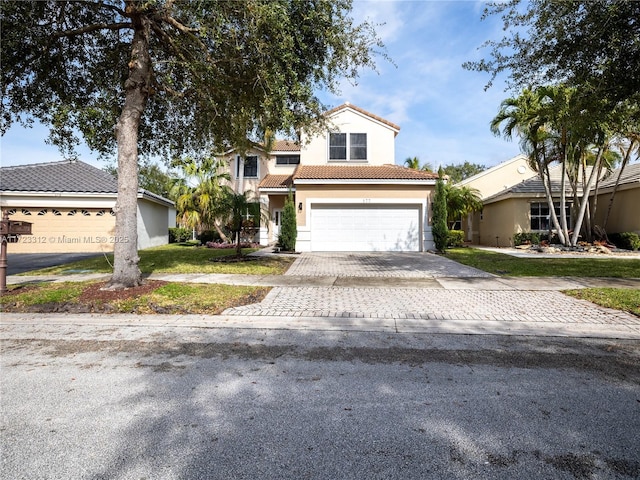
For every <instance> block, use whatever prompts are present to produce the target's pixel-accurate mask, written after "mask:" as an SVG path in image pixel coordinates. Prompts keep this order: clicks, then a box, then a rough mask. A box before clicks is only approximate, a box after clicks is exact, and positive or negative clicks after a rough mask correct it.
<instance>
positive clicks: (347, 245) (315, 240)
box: [311, 204, 420, 252]
mask: <svg viewBox="0 0 640 480" xmlns="http://www.w3.org/2000/svg"><path fill="white" fill-rule="evenodd" d="M311 250H312V251H314V252H392V251H393V252H417V251H419V250H420V207H419V206H418V205H370V204H368V205H362V206H359V205H358V206H354V205H319V204H312V205H311Z"/></svg>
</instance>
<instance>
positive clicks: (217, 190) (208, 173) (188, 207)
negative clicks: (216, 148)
mask: <svg viewBox="0 0 640 480" xmlns="http://www.w3.org/2000/svg"><path fill="white" fill-rule="evenodd" d="M173 166H174V167H178V168H180V169H181V170H182V172H183V174H184V175H185V177H186V179H180V180H178V181H176V183H175V184H174V186H173V188H172V189H171V196H172V197H173V198H175V201H176V209H177V211H178V221H179V222H180V223H181V224H182V225H184V226H186V227H190V228H193V229H194V230H197V231H198V232H202V231H203V230H206V229H208V228H214V229H216V231H217V232H218V234H219V235H220V237H221V238H222V239H223V240H225V241H228V238H227V236H226V235H225V234H224V232H223V231H222V229H221V228H220V226H219V225H218V222H217V219H218V218H219V217H220V216H221V205H222V200H223V198H224V197H225V195H226V192H227V190H229V187H228V186H227V185H225V184H224V183H223V181H224V180H229V174H228V173H225V172H223V170H222V165H221V163H220V162H219V161H218V160H216V159H215V158H213V157H210V158H204V159H202V160H201V161H197V160H195V159H193V158H187V159H184V160H181V161H177V162H174V164H173Z"/></svg>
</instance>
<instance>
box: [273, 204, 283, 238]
mask: <svg viewBox="0 0 640 480" xmlns="http://www.w3.org/2000/svg"><path fill="white" fill-rule="evenodd" d="M281 223H282V209H276V210H274V211H273V239H272V240H273V241H274V242H277V241H278V235H280V224H281Z"/></svg>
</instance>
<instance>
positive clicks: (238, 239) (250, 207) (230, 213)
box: [218, 189, 268, 257]
mask: <svg viewBox="0 0 640 480" xmlns="http://www.w3.org/2000/svg"><path fill="white" fill-rule="evenodd" d="M218 210H219V211H220V212H221V218H222V219H223V220H226V222H227V224H228V225H229V226H230V230H231V233H232V237H233V240H234V241H235V243H236V255H237V256H238V257H240V256H242V233H243V232H244V231H245V230H250V231H251V232H254V230H255V228H256V227H258V226H259V225H260V221H261V220H262V221H267V220H268V218H267V214H266V212H265V210H264V209H263V208H262V204H261V203H260V202H259V201H258V200H257V199H256V198H255V194H254V193H253V192H252V191H250V190H248V191H246V192H244V193H235V192H233V191H231V190H230V189H226V190H225V191H224V194H223V197H222V198H221V200H220V207H219V208H218Z"/></svg>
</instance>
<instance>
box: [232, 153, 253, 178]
mask: <svg viewBox="0 0 640 480" xmlns="http://www.w3.org/2000/svg"><path fill="white" fill-rule="evenodd" d="M240 165H243V170H242V172H243V175H242V176H243V177H244V178H257V177H258V157H257V156H256V155H252V156H249V157H245V159H244V161H241V159H240V157H236V178H238V177H240Z"/></svg>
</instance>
